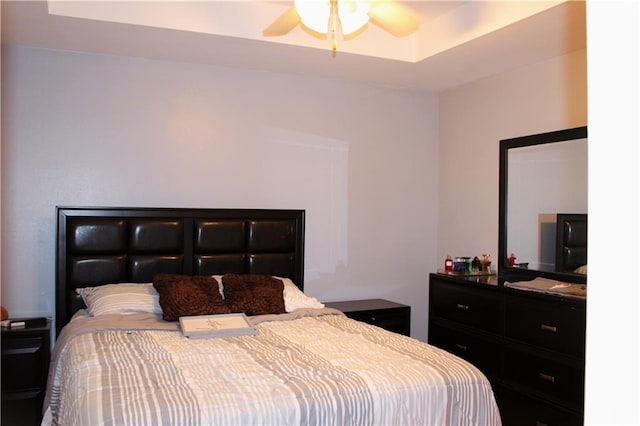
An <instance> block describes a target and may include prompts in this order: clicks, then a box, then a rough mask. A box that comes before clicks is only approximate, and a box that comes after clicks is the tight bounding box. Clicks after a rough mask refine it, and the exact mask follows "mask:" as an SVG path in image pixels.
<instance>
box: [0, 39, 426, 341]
mask: <svg viewBox="0 0 640 426" xmlns="http://www.w3.org/2000/svg"><path fill="white" fill-rule="evenodd" d="M2 65H3V70H2V71H3V72H2V88H3V91H2V114H3V116H2V136H3V153H2V172H3V176H2V206H3V212H2V220H3V223H2V256H3V259H2V264H3V268H2V304H3V305H5V306H6V307H7V308H8V309H9V312H10V314H11V315H12V316H19V315H25V316H26V315H52V314H53V313H54V312H53V311H54V271H55V267H54V254H55V245H54V237H55V223H54V213H55V210H54V209H55V206H56V205H102V206H140V207H142V206H155V207H165V206H168V207H171V206H173V207H207V208H216V207H225V208H240V207H245V208H300V209H306V211H307V222H306V225H307V238H306V267H305V276H306V280H305V291H306V292H307V293H308V294H310V295H313V296H316V297H318V298H320V299H321V300H325V301H329V300H339V299H352V298H353V299H358V298H369V297H383V298H387V299H391V300H395V301H397V302H401V303H407V304H410V305H411V306H412V308H413V309H412V334H413V335H414V337H417V338H420V339H424V338H425V336H426V322H427V321H426V303H427V292H426V288H427V274H428V272H430V271H431V270H433V268H434V267H435V263H434V259H435V247H436V225H437V222H436V209H437V207H436V206H437V200H436V198H437V117H438V114H437V99H436V98H435V97H433V96H428V95H424V94H422V95H420V94H414V93H410V92H405V91H396V90H390V89H380V88H374V87H370V86H367V85H360V84H351V83H346V82H338V81H331V80H321V79H310V78H305V77H299V76H291V75H280V74H274V73H267V72H258V71H247V70H235V69H226V68H218V67H212V66H203V65H193V64H186V63H175V62H162V61H152V60H145V59H140V58H124V57H115V56H104V55H90V54H80V53H69V52H57V51H47V50H40V49H31V48H3V57H2Z"/></svg>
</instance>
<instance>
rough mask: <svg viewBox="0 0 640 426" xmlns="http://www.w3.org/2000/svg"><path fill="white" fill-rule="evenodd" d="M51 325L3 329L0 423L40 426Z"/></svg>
mask: <svg viewBox="0 0 640 426" xmlns="http://www.w3.org/2000/svg"><path fill="white" fill-rule="evenodd" d="M50 330H51V329H50V324H49V323H48V322H47V324H46V325H44V326H41V327H28V328H18V329H4V328H3V329H2V342H1V344H2V361H1V362H2V424H3V425H5V424H6V425H14V424H15V425H18V424H19V425H39V424H40V420H41V413H42V403H43V399H44V394H45V388H46V385H47V374H48V371H49V359H50V333H51V331H50Z"/></svg>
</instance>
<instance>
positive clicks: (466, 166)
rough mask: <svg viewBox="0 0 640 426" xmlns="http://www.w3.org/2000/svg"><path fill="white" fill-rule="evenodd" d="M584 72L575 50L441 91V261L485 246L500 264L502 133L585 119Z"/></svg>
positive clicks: (580, 55) (483, 250)
mask: <svg viewBox="0 0 640 426" xmlns="http://www.w3.org/2000/svg"><path fill="white" fill-rule="evenodd" d="M586 79H587V69H586V50H580V51H577V52H574V53H572V54H569V55H565V56H560V57H556V58H553V59H550V60H548V61H543V62H539V63H537V64H534V65H531V66H527V67H523V68H518V69H515V70H512V71H509V72H506V73H503V74H500V75H497V76H494V77H490V78H486V79H482V80H478V81H476V82H473V83H469V84H467V85H464V86H460V87H457V88H454V89H450V90H448V91H445V92H443V93H441V94H440V149H439V164H440V171H439V178H438V179H439V184H438V185H439V189H438V255H437V260H438V267H440V268H442V267H443V265H444V259H445V257H446V256H447V255H448V254H451V255H454V256H472V257H473V256H480V255H481V254H483V253H488V254H490V255H491V259H492V262H493V263H492V267H495V266H497V264H498V170H499V164H498V160H499V148H500V140H501V139H508V138H513V137H518V136H526V135H531V134H536V133H543V132H550V131H553V130H561V129H567V128H572V127H578V126H585V125H586V124H587V90H586V88H587V80H586ZM440 264H442V265H440Z"/></svg>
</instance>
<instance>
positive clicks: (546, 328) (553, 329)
mask: <svg viewBox="0 0 640 426" xmlns="http://www.w3.org/2000/svg"><path fill="white" fill-rule="evenodd" d="M540 330H544V331H550V332H552V333H555V332H557V331H558V329H557V328H556V327H555V326H553V325H547V324H540Z"/></svg>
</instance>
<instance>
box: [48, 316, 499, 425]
mask: <svg viewBox="0 0 640 426" xmlns="http://www.w3.org/2000/svg"><path fill="white" fill-rule="evenodd" d="M110 317H112V318H104V317H103V318H100V317H97V318H91V317H85V318H79V319H76V320H74V321H72V322H71V323H70V324H69V325H67V327H66V328H65V329H64V330H63V332H62V333H61V335H60V338H59V339H58V341H57V343H56V348H55V351H54V354H53V358H52V366H51V371H50V377H49V388H48V390H47V397H46V401H45V407H46V413H45V418H44V421H43V424H52V425H92V426H96V425H145V426H146V425H376V424H379V425H499V424H500V416H499V413H498V409H497V406H496V403H495V400H494V397H493V393H492V390H491V387H490V385H489V383H488V381H487V379H486V378H485V377H484V376H483V375H482V374H481V373H480V371H478V370H477V369H476V368H475V367H473V366H472V365H471V364H469V363H467V362H465V361H463V360H461V359H460V358H458V357H455V356H453V355H451V354H449V353H447V352H445V351H442V350H440V349H437V348H434V347H432V346H429V345H427V344H425V343H423V342H420V341H418V340H415V339H412V338H409V337H405V336H401V335H398V334H394V333H391V332H387V331H385V330H382V329H380V328H377V327H374V326H370V325H368V324H364V323H361V322H358V321H354V320H351V319H349V318H347V317H346V316H344V315H342V314H339V313H338V312H337V311H334V310H331V309H322V310H318V309H315V310H308V311H306V310H305V311H303V310H301V311H300V312H298V311H296V312H294V313H291V314H284V315H278V316H266V317H262V318H261V317H255V318H252V320H253V321H254V322H255V326H256V328H257V330H258V333H257V334H256V335H255V336H241V337H231V338H211V339H193V340H191V339H188V338H185V337H184V336H183V335H182V333H181V332H180V331H179V330H178V328H177V325H176V324H175V323H165V322H162V321H158V320H157V319H156V318H155V317H154V316H153V315H148V314H135V315H126V316H124V315H123V316H119V317H118V318H115V316H110Z"/></svg>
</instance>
